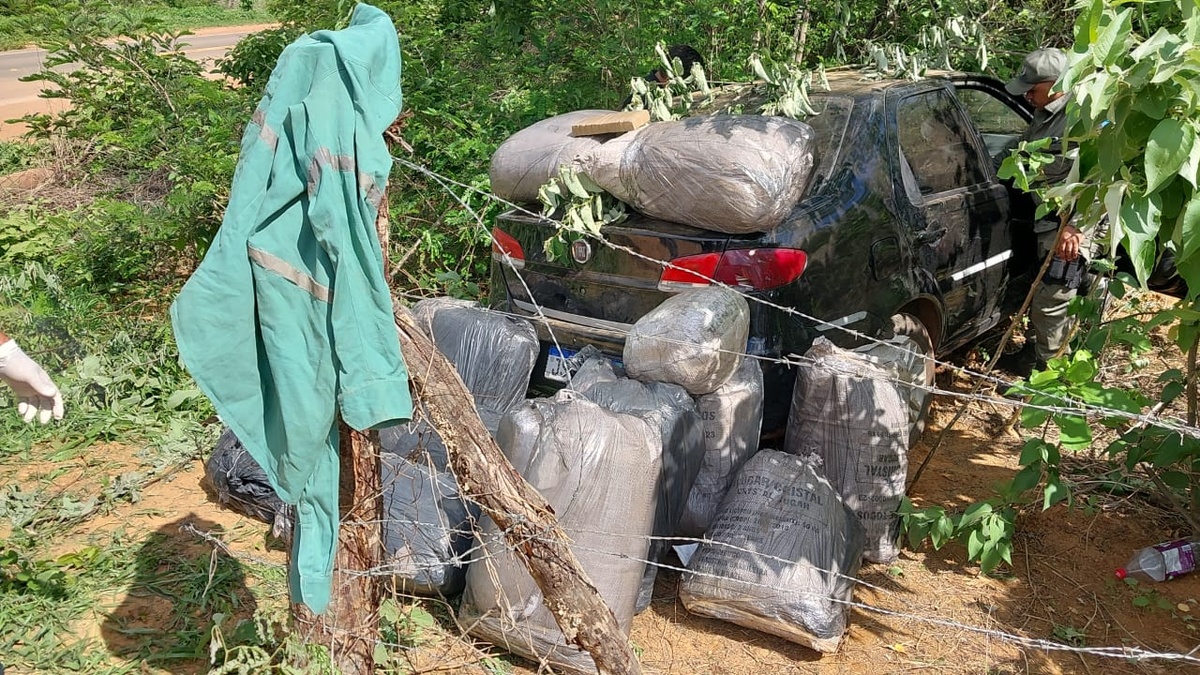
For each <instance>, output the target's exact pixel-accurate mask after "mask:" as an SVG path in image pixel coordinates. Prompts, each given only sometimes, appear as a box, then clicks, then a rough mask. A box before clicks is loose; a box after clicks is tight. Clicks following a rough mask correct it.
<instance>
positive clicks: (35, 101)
mask: <svg viewBox="0 0 1200 675" xmlns="http://www.w3.org/2000/svg"><path fill="white" fill-rule="evenodd" d="M262 28H264V26H230V27H226V28H206V29H199V30H197V31H196V34H195V35H188V36H185V37H184V38H183V39H182V41H183V42H185V43H187V46H186V47H184V49H183V52H184V54H187V56H188V57H189V58H191V59H194V60H196V61H199V62H201V63H206V64H211V63H212V62H214V61H216V60H217V59H219V58H221V57H222V56H224V55H225V52H227V51H229V49H230V48H231V47H233V45H235V44H237V42H238V40H241V39H242V38H243V37H245V36H246V35H249V34H250V33H253V32H255V31H257V30H261V29H262ZM46 56H47V54H46V51H45V50H44V49H18V50H16V51H11V52H0V140H4V139H10V138H15V137H16V136H19V135H20V134H21V133H23V132H24V131H25V125H23V124H10V123H8V122H6V121H4V120H9V119H13V118H16V117H20V116H21V115H25V114H28V113H33V112H51V111H55V110H59V109H61V108H62V106H63V105H64V102H63V101H60V100H54V99H51V100H47V99H43V98H39V97H38V93H39V92H40V91H41V90H42V88H43V87H44V86H45V84H44V83H42V82H21V81H20V78H22V77H24V76H26V75H32V74H33V73H36V72H38V71H39V70H41V68H42V64H43V63H45V60H46ZM62 68H63V69H69V68H70V66H63V67H62Z"/></svg>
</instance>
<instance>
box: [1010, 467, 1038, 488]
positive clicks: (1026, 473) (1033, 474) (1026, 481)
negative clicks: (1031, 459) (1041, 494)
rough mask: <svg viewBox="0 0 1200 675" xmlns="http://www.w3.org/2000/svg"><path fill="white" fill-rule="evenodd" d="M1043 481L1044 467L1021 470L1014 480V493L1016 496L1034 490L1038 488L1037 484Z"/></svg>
mask: <svg viewBox="0 0 1200 675" xmlns="http://www.w3.org/2000/svg"><path fill="white" fill-rule="evenodd" d="M1041 480H1042V467H1041V466H1040V465H1037V464H1035V465H1031V466H1027V467H1025V468H1024V469H1021V470H1020V471H1019V472H1018V473H1017V475H1016V476H1015V477H1013V480H1012V491H1013V493H1014V495H1019V494H1021V493H1022V492H1025V491H1026V490H1032V489H1033V488H1035V487H1037V484H1038V483H1039V482H1040V481H1041Z"/></svg>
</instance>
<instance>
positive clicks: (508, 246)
mask: <svg viewBox="0 0 1200 675" xmlns="http://www.w3.org/2000/svg"><path fill="white" fill-rule="evenodd" d="M506 257H507V259H508V261H509V262H511V263H512V266H513V267H516V268H517V269H520V268H522V267H524V266H525V250H524V249H522V248H521V244H520V243H518V242H517V239H516V237H514V236H512V235H511V234H509V233H507V232H505V231H504V230H501V229H500V228H498V227H493V228H492V260H499V261H502V262H503V261H504V260H505V258H506Z"/></svg>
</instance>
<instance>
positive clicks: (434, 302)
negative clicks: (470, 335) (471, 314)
mask: <svg viewBox="0 0 1200 675" xmlns="http://www.w3.org/2000/svg"><path fill="white" fill-rule="evenodd" d="M478 306H479V303H477V302H475V301H473V300H462V299H460V298H451V297H448V296H442V297H437V298H425V299H424V300H418V301H417V302H415V303H413V306H412V307H411V308H410V309H409V311H411V312H412V315H413V319H415V320H416V322H417V327H418V328H420V329H421V330H422V331H424V333H425V335H432V334H433V327H432V324H433V317H434V315H435V314H437V313H438V312H439V311H441V310H443V309H446V308H447V307H478Z"/></svg>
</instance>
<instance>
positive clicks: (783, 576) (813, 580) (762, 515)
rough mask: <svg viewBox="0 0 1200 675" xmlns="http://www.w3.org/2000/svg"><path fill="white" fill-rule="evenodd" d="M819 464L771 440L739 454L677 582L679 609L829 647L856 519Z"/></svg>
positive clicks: (857, 557) (857, 559)
mask: <svg viewBox="0 0 1200 675" xmlns="http://www.w3.org/2000/svg"><path fill="white" fill-rule="evenodd" d="M819 464H820V459H819V458H815V457H809V458H801V457H796V456H794V455H789V454H786V453H782V452H777V451H775V450H762V451H760V452H758V453H757V454H755V455H754V456H753V457H751V458H750V460H749V461H747V462H746V464H745V466H743V467H742V470H741V471H740V472H738V475H737V478H736V479H734V482H733V486H732V487H731V488H730V490H729V492H728V494H727V495H726V496H725V500H724V501H723V502H722V504H721V508H720V509H719V511H718V512H717V517H716V519H715V520H714V521H713V524H712V527H710V528H709V531H708V536H706V537H705V540H704V542H703V543H701V544H700V545H699V546H698V547H697V549H696V552H695V553H694V554H693V555H692V558H691V560H690V561H689V562H688V565H687V567H688V572H686V573H684V575H683V578H682V580H681V582H680V585H679V598H680V600H682V601H683V604H684V606H685V607H687V609H688V611H689V612H692V613H694V614H701V615H704V616H711V617H714V618H717V619H723V620H725V621H731V622H733V623H736V624H738V625H739V626H745V627H747V628H753V629H755V630H761V631H763V632H765V633H770V634H772V635H778V636H779V637H782V638H784V639H786V640H790V641H792V642H796V643H799V644H802V645H805V646H807V647H811V648H813V649H816V650H817V651H821V652H832V651H835V650H836V649H837V646H838V643H839V642H840V641H841V639H842V635H843V633H845V631H846V626H847V622H848V618H847V615H848V610H849V606H848V605H847V604H846V603H847V602H848V601H849V600H850V597H851V594H852V593H853V590H854V584H855V578H854V577H855V575H856V574H857V573H858V568H859V565H860V564H861V562H862V547H863V529H862V525H861V524H860V523H859V521H858V518H856V517H855V515H854V514H853V513H851V512H850V510H849V509H848V508H846V506H845V504H843V503H842V500H841V499H840V498H839V497H838V494H837V491H836V490H834V489H833V486H831V485H830V484H829V481H827V480H825V478H824V477H823V476H821V474H820V471H819V469H818V468H817V466H816V465H819Z"/></svg>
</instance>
